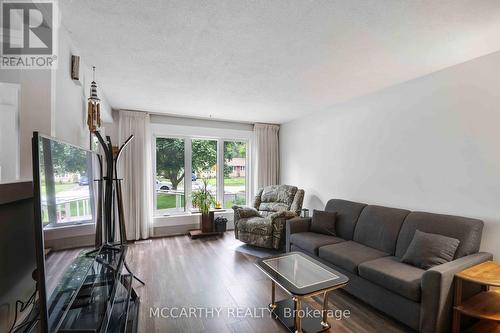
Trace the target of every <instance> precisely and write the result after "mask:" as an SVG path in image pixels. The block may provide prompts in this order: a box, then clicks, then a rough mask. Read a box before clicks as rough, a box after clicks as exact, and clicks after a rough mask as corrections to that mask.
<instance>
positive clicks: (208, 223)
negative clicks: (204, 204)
mask: <svg viewBox="0 0 500 333" xmlns="http://www.w3.org/2000/svg"><path fill="white" fill-rule="evenodd" d="M213 231H214V212H209V213H208V214H201V232H213Z"/></svg>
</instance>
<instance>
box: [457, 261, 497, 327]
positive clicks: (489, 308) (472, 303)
mask: <svg viewBox="0 0 500 333" xmlns="http://www.w3.org/2000/svg"><path fill="white" fill-rule="evenodd" d="M463 280H465V281H470V282H474V283H477V284H480V285H482V286H483V291H482V292H480V293H479V294H477V295H474V296H472V297H471V298H469V299H467V300H465V301H463V302H462V281H463ZM490 287H500V264H498V263H496V262H493V261H487V262H483V263H481V264H479V265H476V266H473V267H470V268H468V269H466V270H463V271H461V272H459V273H457V274H455V300H454V306H453V333H459V332H460V316H461V315H466V316H471V317H474V318H478V319H480V321H479V322H478V323H477V324H476V325H474V326H473V327H471V328H470V329H468V330H467V333H472V332H481V333H500V289H498V290H493V289H491V288H490Z"/></svg>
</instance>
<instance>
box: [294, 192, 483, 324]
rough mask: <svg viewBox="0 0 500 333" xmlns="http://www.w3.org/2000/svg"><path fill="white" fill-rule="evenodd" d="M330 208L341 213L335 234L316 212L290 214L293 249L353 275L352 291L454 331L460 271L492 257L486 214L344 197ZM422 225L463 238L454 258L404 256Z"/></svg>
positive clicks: (409, 318)
mask: <svg viewBox="0 0 500 333" xmlns="http://www.w3.org/2000/svg"><path fill="white" fill-rule="evenodd" d="M325 211H331V212H336V221H335V236H332V235H326V234H321V233H314V232H311V231H310V224H311V218H294V219H291V220H288V221H287V225H286V250H287V251H301V252H304V253H307V254H309V255H311V256H313V257H315V258H316V259H318V258H319V260H321V261H323V262H325V263H326V264H328V265H330V266H331V267H332V268H334V269H336V270H338V271H339V272H341V273H343V274H345V275H347V276H348V277H349V279H350V282H349V284H348V286H347V287H346V288H345V290H346V291H347V292H348V293H350V294H352V295H354V296H356V297H357V298H359V299H361V300H363V301H364V302H366V303H368V304H370V305H372V306H374V307H375V308H377V309H379V310H380V311H382V312H384V313H386V314H388V315H389V316H391V317H393V318H395V319H397V320H399V321H401V322H403V323H404V324H406V325H408V326H409V327H411V328H413V329H415V330H417V331H420V332H426V333H427V332H446V331H448V330H449V328H450V324H451V312H452V295H453V289H452V285H453V277H454V274H455V273H456V272H459V271H461V270H463V269H465V268H467V267H470V266H473V265H476V264H478V263H481V262H484V261H487V260H492V255H491V254H490V253H485V252H478V251H479V246H480V243H481V235H482V230H483V222H482V221H480V220H476V219H471V218H466V217H458V216H449V215H440V214H431V213H424V212H410V211H408V210H404V209H396V208H389V207H382V206H373V205H366V204H363V203H357V202H351V201H345V200H340V199H332V200H330V201H328V203H327V204H326V207H325ZM417 229H418V230H420V231H423V232H427V233H434V234H441V235H444V236H448V237H452V238H455V239H458V240H459V241H460V243H459V246H458V248H457V251H456V253H455V258H454V260H453V261H451V262H448V263H445V264H441V265H438V266H434V267H432V268H430V269H428V270H423V269H421V268H418V267H415V266H411V265H408V264H405V263H402V262H401V258H402V256H403V255H404V253H405V252H406V249H407V248H408V246H409V245H410V242H411V241H412V239H413V235H414V233H415V231H416V230H417ZM469 292H474V291H473V290H472V289H471V290H469Z"/></svg>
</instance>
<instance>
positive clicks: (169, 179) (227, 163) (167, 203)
mask: <svg viewBox="0 0 500 333" xmlns="http://www.w3.org/2000/svg"><path fill="white" fill-rule="evenodd" d="M155 146H156V147H155V148H156V149H155V151H156V170H155V182H156V184H155V190H154V192H155V215H156V216H168V215H175V214H182V213H185V212H189V211H192V210H196V207H192V205H191V200H190V199H189V198H190V197H191V193H193V192H194V191H197V190H198V189H200V188H201V187H202V186H203V182H204V181H206V182H207V184H208V189H209V191H210V192H211V193H212V194H213V196H214V197H216V199H217V201H218V202H219V203H220V204H221V206H222V208H224V209H230V208H231V207H232V206H233V205H246V204H247V200H248V198H247V196H248V193H249V190H248V184H249V175H248V172H247V170H248V154H247V151H248V142H247V141H246V140H230V139H223V138H196V137H192V138H191V137H182V138H181V137H179V138H174V137H171V138H169V137H156V140H155Z"/></svg>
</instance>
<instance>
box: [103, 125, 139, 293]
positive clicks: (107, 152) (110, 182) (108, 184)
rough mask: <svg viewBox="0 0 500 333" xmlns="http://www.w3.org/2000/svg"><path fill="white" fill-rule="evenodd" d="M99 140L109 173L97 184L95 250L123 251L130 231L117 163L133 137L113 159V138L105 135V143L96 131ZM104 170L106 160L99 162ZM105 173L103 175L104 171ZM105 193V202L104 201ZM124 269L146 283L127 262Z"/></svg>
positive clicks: (130, 138) (131, 137)
mask: <svg viewBox="0 0 500 333" xmlns="http://www.w3.org/2000/svg"><path fill="white" fill-rule="evenodd" d="M93 133H94V135H95V136H96V137H97V140H99V143H100V144H101V147H102V150H103V151H104V160H105V162H106V173H105V174H104V176H103V177H102V178H101V181H99V184H98V197H99V200H98V211H99V213H98V217H97V221H96V222H97V223H96V230H97V231H96V239H95V243H96V244H95V245H96V249H102V248H106V249H110V250H117V251H119V250H120V247H122V246H123V245H126V244H127V232H126V227H125V213H124V210H123V196H122V184H121V181H122V179H120V178H118V162H119V161H120V157H121V156H122V153H123V151H124V149H125V148H126V147H127V146H128V144H129V143H130V142H131V141H132V139H133V138H134V136H133V135H131V136H129V138H128V139H127V140H126V141H125V142H124V143H123V144H122V145H121V147H120V148H119V149H118V152H117V154H116V156H113V146H112V144H111V138H110V137H109V136H106V141H104V139H103V137H102V136H101V133H99V131H95V132H93ZM99 163H100V168H101V171H102V169H103V161H101V160H99ZM101 174H102V172H101ZM103 192H104V200H102V197H103ZM116 226H118V235H119V240H117V239H116V237H115V236H116ZM124 266H125V269H126V270H127V271H128V272H129V273H130V275H131V276H132V277H133V278H134V279H135V280H137V281H138V282H139V283H141V284H143V285H144V284H145V283H144V282H143V281H142V280H141V279H139V278H138V277H137V276H136V275H134V274H133V273H132V271H131V270H130V268H129V266H128V265H127V261H126V260H125V261H124Z"/></svg>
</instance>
